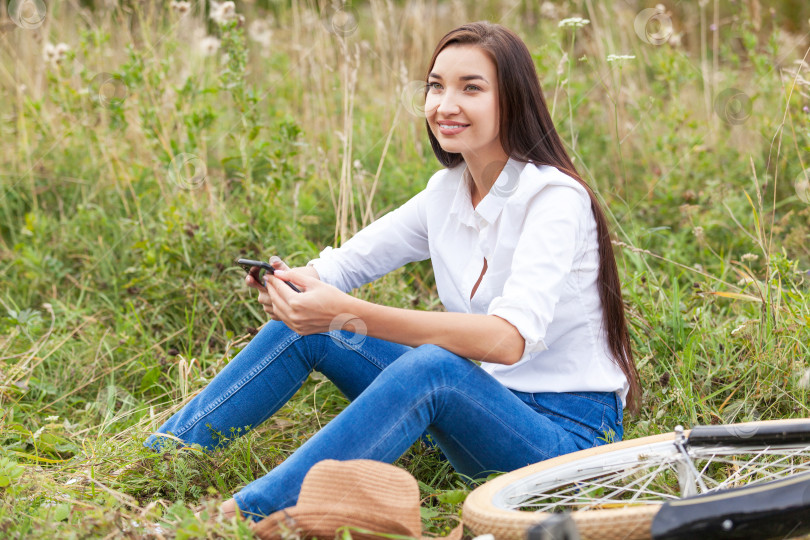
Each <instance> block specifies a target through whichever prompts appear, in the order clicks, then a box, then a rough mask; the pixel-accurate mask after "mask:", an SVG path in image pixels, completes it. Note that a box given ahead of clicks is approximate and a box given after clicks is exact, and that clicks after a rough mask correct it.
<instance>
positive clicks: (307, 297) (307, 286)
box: [265, 268, 352, 336]
mask: <svg viewBox="0 0 810 540" xmlns="http://www.w3.org/2000/svg"><path fill="white" fill-rule="evenodd" d="M303 270H307V269H300V268H296V269H293V270H281V271H276V273H275V275H274V276H267V294H268V296H269V297H270V303H271V304H272V310H273V319H274V320H281V321H284V323H285V324H286V325H287V326H289V327H290V328H291V329H292V330H293V331H294V332H296V333H297V334H300V335H302V336H306V335H309V334H317V333H319V332H328V331H330V330H333V329H335V328H333V326H335V325H337V326H336V328H340V327H342V324H341V321H342V320H343V319H344V318H345V314H346V311H347V310H348V309H349V307H348V306H349V303H350V302H351V300H352V297H351V296H349V295H348V294H346V293H344V292H343V291H341V290H340V289H337V288H336V287H333V286H331V285H327V284H326V283H323V282H321V281H320V280H319V279H317V278H315V277H313V276H312V275H310V274H309V272H305V271H303ZM283 281H291V282H292V283H293V284H294V285H295V286H297V287H298V288H299V289H300V290H301V292H300V293H297V292H295V291H293V290H292V289H291V288H290V287H289V286H288V285H287V284H286V283H283ZM265 311H266V309H265Z"/></svg>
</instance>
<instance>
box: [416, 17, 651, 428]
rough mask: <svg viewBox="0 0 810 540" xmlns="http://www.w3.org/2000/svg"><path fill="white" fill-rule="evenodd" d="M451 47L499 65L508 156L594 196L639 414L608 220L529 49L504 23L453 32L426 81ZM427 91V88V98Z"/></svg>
mask: <svg viewBox="0 0 810 540" xmlns="http://www.w3.org/2000/svg"><path fill="white" fill-rule="evenodd" d="M449 45H474V46H476V47H478V48H480V49H481V50H483V51H486V52H487V53H488V54H489V56H490V58H491V59H492V61H493V62H494V63H495V67H496V70H497V73H498V93H499V107H500V126H499V131H500V135H499V136H500V142H501V146H502V147H503V149H504V151H505V152H506V154H507V155H508V156H510V157H511V158H512V159H514V160H516V161H521V162H524V163H525V162H528V161H533V162H534V163H535V164H537V165H550V166H552V167H556V168H557V169H559V170H560V171H562V172H564V173H565V174H567V175H569V176H571V177H572V178H574V179H575V180H576V181H577V182H579V183H580V184H582V186H583V187H584V188H585V189H586V191H587V192H588V195H589V196H590V198H591V209H592V210H593V216H594V218H595V219H596V232H597V235H598V237H599V276H598V280H597V286H598V289H599V298H600V300H601V301H602V310H603V324H604V326H605V329H606V331H607V338H608V347H609V349H610V352H611V354H612V356H613V359H614V361H615V362H616V364H617V365H618V366H619V368H621V370H622V372H623V373H624V374H625V376H626V377H627V380H628V382H629V384H630V391H629V393H628V396H627V403H628V408H629V409H630V411H631V412H634V413H635V412H638V408H639V403H640V398H641V387H640V384H639V379H638V372H637V371H636V365H635V362H634V361H633V351H632V348H631V345H630V334H629V332H628V330H627V321H626V320H625V318H624V303H623V302H622V289H621V282H620V281H619V270H618V268H617V266H616V258H615V256H614V254H613V245H612V244H611V241H610V229H609V227H608V222H607V218H606V217H605V213H604V212H603V211H602V208H601V207H600V205H599V202H598V201H597V199H596V196H595V195H594V193H593V190H591V188H590V186H589V185H588V184H587V183H586V182H585V181H584V180H582V178H581V177H580V176H579V173H578V172H577V170H576V167H574V163H573V162H572V161H571V158H570V157H569V156H568V152H566V150H565V146H563V142H562V140H561V139H560V136H559V134H558V133H557V130H556V129H555V128H554V123H553V122H552V120H551V115H550V114H549V112H548V107H547V106H546V100H545V98H544V97H543V91H542V90H541V89H540V82H539V80H538V78H537V71H536V69H535V67H534V62H533V61H532V57H531V54H529V50H528V49H527V48H526V45H525V44H524V43H523V41H522V40H521V39H520V38H519V37H518V36H517V35H516V34H515V33H514V32H512V31H511V30H509V29H508V28H505V27H503V26H501V25H499V24H493V23H490V22H488V21H479V22H474V23H469V24H465V25H463V26H460V27H458V28H456V29H455V30H451V31H450V32H448V33H447V34H446V35H445V36H444V37H443V38H442V39H441V40H440V41H439V44H438V45H437V46H436V50H435V51H434V52H433V58H432V59H431V61H430V66H429V67H428V70H427V72H426V74H425V83H427V82H428V74H429V73H430V72H431V71H432V70H433V65H434V64H435V63H436V57H437V56H439V53H440V52H441V51H442V50H444V48H445V47H447V46H449ZM427 90H428V89H427V87H426V89H425V95H427ZM425 125H426V126H427V132H428V137H429V138H430V144H431V146H432V147H433V152H434V153H435V154H436V158H438V160H439V161H440V162H441V164H442V165H444V166H445V167H448V168H450V167H455V166H456V165H458V164H459V163H461V162H462V161H464V158H463V157H462V156H461V154H454V153H449V152H445V151H444V150H443V149H442V147H441V145H440V144H439V141H438V140H437V139H436V137H435V136H434V135H433V132H432V131H431V130H430V125H429V124H428V123H427V121H425Z"/></svg>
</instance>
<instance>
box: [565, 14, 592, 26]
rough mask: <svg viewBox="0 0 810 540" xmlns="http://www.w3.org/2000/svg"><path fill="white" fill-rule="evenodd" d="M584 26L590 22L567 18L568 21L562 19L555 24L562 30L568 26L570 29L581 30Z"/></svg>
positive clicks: (579, 18) (580, 18)
mask: <svg viewBox="0 0 810 540" xmlns="http://www.w3.org/2000/svg"><path fill="white" fill-rule="evenodd" d="M586 24H591V21H590V20H588V19H583V18H582V17H569V18H568V19H563V20H561V21H560V22H559V23H557V27H558V28H564V27H568V26H570V27H572V28H582V27H583V26H585V25H586Z"/></svg>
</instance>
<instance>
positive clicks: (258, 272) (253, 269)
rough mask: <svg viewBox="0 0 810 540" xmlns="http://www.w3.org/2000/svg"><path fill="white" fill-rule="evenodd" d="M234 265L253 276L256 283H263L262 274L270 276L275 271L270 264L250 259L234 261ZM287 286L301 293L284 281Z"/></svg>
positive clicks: (291, 284)
mask: <svg viewBox="0 0 810 540" xmlns="http://www.w3.org/2000/svg"><path fill="white" fill-rule="evenodd" d="M236 264H238V265H239V266H241V267H242V269H243V270H244V271H245V272H247V273H248V274H250V275H251V276H253V279H255V280H256V282H257V283H264V273H265V272H268V273H269V274H270V275H273V274H274V273H275V269H274V268H273V267H272V266H271V265H270V263H266V262H264V261H253V260H251V259H236ZM284 283H286V284H287V285H289V286H290V288H291V289H292V290H294V291H295V292H301V289H299V288H298V287H296V286H295V285H293V283H292V282H290V281H285V282H284Z"/></svg>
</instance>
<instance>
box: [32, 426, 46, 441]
mask: <svg viewBox="0 0 810 540" xmlns="http://www.w3.org/2000/svg"><path fill="white" fill-rule="evenodd" d="M43 431H45V426H42V427H41V428H39V429H38V430H36V431H35V432H34V433H33V434H32V435H31V437H33V439H34V440H37V439H39V436H40V435H42V432H43Z"/></svg>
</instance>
